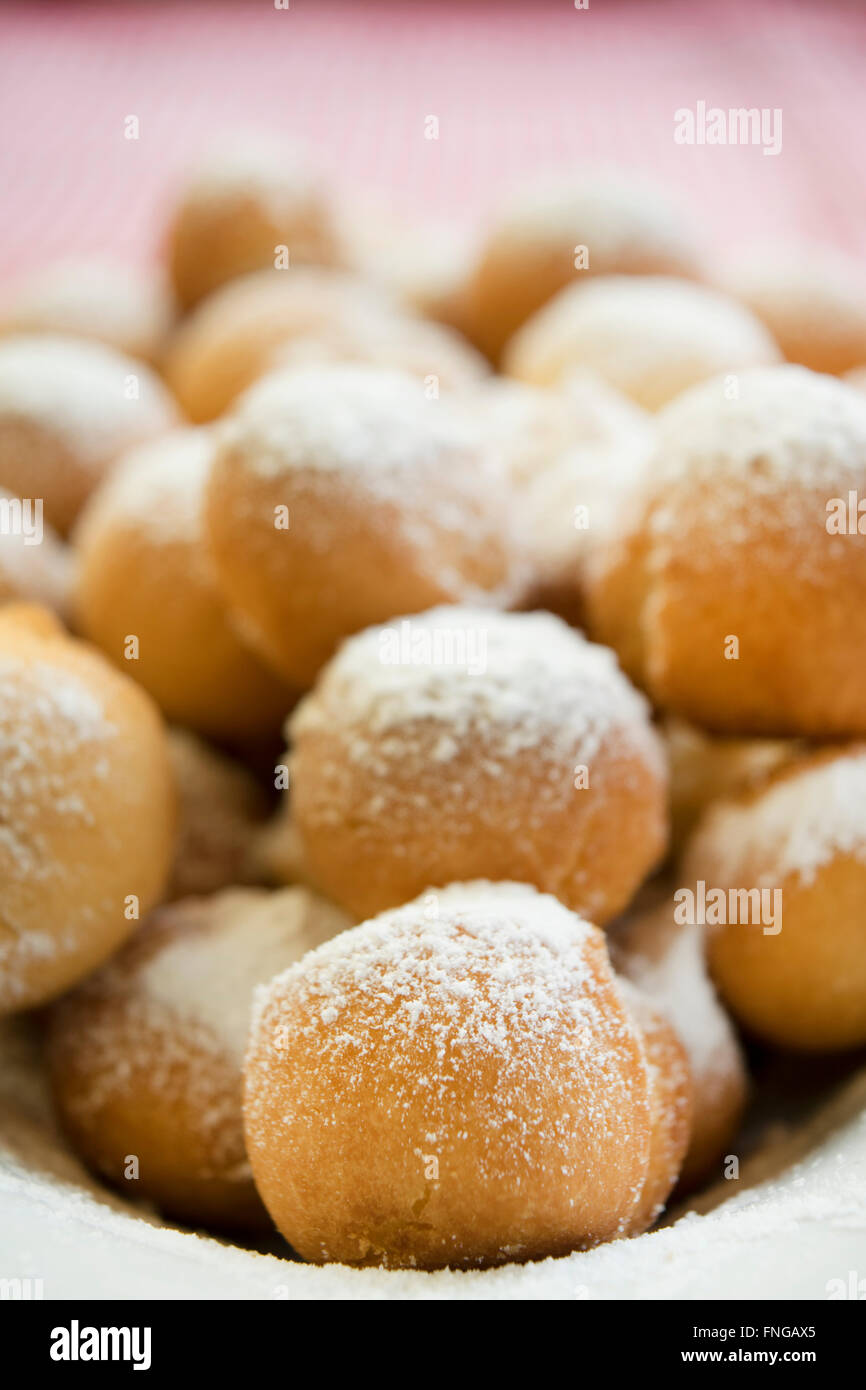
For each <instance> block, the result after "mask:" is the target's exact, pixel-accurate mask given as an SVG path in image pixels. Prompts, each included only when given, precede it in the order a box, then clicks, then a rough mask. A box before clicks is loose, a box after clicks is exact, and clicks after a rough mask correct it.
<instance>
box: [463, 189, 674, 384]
mask: <svg viewBox="0 0 866 1390" xmlns="http://www.w3.org/2000/svg"><path fill="white" fill-rule="evenodd" d="M579 248H584V251H585V252H587V253H588V264H586V265H585V268H583V267H584V261H581V268H580V269H576V268H575V260H576V257H577V256H578V253H579ZM698 270H699V264H698V258H697V255H696V253H695V247H694V241H693V238H692V236H691V234H690V229H689V228H688V225H687V223H686V222H685V220H684V219H683V217H682V215H681V214H679V213H678V212H677V211H676V210H674V209H672V208H671V207H669V206H668V205H667V203H666V200H665V199H664V197H663V196H660V195H659V192H658V190H657V189H650V188H646V187H643V186H642V185H641V183H640V181H638V180H634V179H632V180H630V181H629V180H625V179H622V178H619V177H616V178H614V177H612V176H609V175H606V174H595V175H593V174H589V173H588V174H585V175H584V176H582V177H576V178H574V179H573V180H570V181H566V180H558V181H553V180H550V181H547V182H545V183H544V184H542V185H540V186H539V187H537V188H530V189H526V190H524V191H523V193H522V194H518V195H517V196H515V198H514V199H513V201H512V203H511V205H510V206H509V207H507V208H505V209H504V210H503V212H502V214H501V216H500V218H499V220H498V221H497V222H496V223H494V225H493V227H492V228H491V230H490V231H489V233H488V235H487V238H486V240H485V243H484V245H483V246H482V248H481V250H480V252H479V255H478V261H477V264H476V267H475V270H474V273H473V274H472V275H471V276H470V278H469V282H468V285H467V288H466V292H465V302H466V309H465V316H466V322H467V325H468V332H469V334H470V337H471V338H472V339H473V341H474V342H476V343H477V344H478V345H479V347H481V348H482V349H483V351H484V352H486V353H487V354H488V356H489V357H490V358H492V359H493V360H494V361H496V360H498V358H499V355H500V353H501V351H502V349H503V347H504V345H505V343H506V342H507V341H508V339H509V338H510V337H511V336H512V334H513V333H514V332H515V331H516V330H517V329H518V328H519V327H520V325H521V324H522V323H524V322H525V321H526V320H527V319H528V318H529V317H530V316H531V315H532V314H534V313H535V312H536V310H538V309H540V308H541V306H542V305H543V304H545V303H547V301H548V300H549V299H551V298H552V297H553V295H555V294H556V293H557V292H558V291H559V290H561V289H563V288H564V287H565V286H566V285H569V284H571V283H572V282H573V281H575V280H582V279H583V278H585V277H586V276H588V275H592V276H595V275H623V274H624V275H686V276H692V275H695V274H697V273H698Z"/></svg>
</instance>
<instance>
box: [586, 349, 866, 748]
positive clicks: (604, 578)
mask: <svg viewBox="0 0 866 1390" xmlns="http://www.w3.org/2000/svg"><path fill="white" fill-rule="evenodd" d="M658 425H659V438H658V446H657V449H656V452H655V454H654V456H653V457H652V459H651V460H650V462H649V465H648V467H647V469H646V471H645V474H644V477H643V481H642V483H641V485H640V487H639V488H638V489H636V494H635V497H634V500H633V504H632V507H631V510H630V514H629V515H628V516H627V517H624V518H623V523H622V526H621V528H620V532H619V534H618V535H617V536H616V537H612V538H611V543H610V544H609V545H608V546H606V547H604V548H600V549H597V550H596V551H595V552H593V554H592V556H591V557H590V562H589V573H588V583H587V604H588V610H589V627H590V630H591V632H592V634H593V636H594V637H596V638H597V639H598V640H599V641H601V642H605V643H607V644H609V645H610V646H612V647H614V648H615V649H616V651H617V652H618V653H619V657H620V660H621V661H622V663H623V666H624V668H625V669H626V671H628V672H629V674H630V675H632V677H633V678H634V679H635V680H636V681H637V683H638V684H639V685H642V686H643V687H644V688H645V689H646V690H647V691H648V692H649V694H650V695H651V697H652V698H653V700H654V701H655V702H656V703H657V704H658V705H660V706H662V707H663V708H665V709H667V710H669V711H672V712H674V713H676V714H679V715H681V716H683V717H684V718H686V719H691V720H692V721H693V722H694V723H696V724H699V725H702V726H703V727H705V728H707V729H709V730H715V731H716V732H718V733H730V734H740V735H742V734H755V735H759V736H764V735H768V736H771V737H786V736H788V735H790V736H798V735H803V736H812V737H816V738H823V739H827V738H833V737H839V736H844V735H846V734H848V735H850V734H857V733H859V732H861V731H866V704H864V701H863V687H864V682H866V657H864V652H866V534H859V533H858V532H857V531H856V530H854V531H852V530H851V529H850V528H849V525H848V521H847V516H848V510H849V500H850V499H849V494H850V493H851V492H852V491H854V492H859V493H860V495H863V494H864V493H866V400H864V398H863V397H862V396H861V395H860V394H859V393H858V392H856V391H854V390H852V389H851V387H849V386H845V385H844V384H843V383H841V382H839V381H837V380H836V379H835V378H833V377H827V376H819V375H817V374H816V373H814V372H809V371H807V370H806V369H805V368H803V367H794V366H781V367H775V368H771V369H766V370H756V371H753V372H747V373H743V374H742V375H741V376H739V377H738V378H736V385H735V390H734V391H733V393H731V392H730V391H729V390H728V384H727V383H726V382H725V381H724V380H721V379H716V380H714V381H710V382H706V383H704V384H703V385H701V386H697V387H695V388H694V389H693V390H691V391H689V392H687V393H686V394H685V395H683V396H682V397H681V398H680V399H679V400H677V401H675V402H673V403H672V404H671V405H670V406H669V407H668V409H667V410H666V411H664V412H663V414H662V415H660V416H659V420H658ZM840 508H842V509H844V511H845V519H844V521H843V523H842V530H843V531H844V532H846V533H844V534H843V533H837V532H838V531H839V528H840V523H839V520H838V513H839V510H840Z"/></svg>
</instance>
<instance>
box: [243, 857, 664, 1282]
mask: <svg viewBox="0 0 866 1390" xmlns="http://www.w3.org/2000/svg"><path fill="white" fill-rule="evenodd" d="M468 887H469V888H470V890H471V889H473V888H474V889H475V890H476V892H477V893H478V894H479V896H478V898H477V901H476V903H475V905H474V906H473V905H472V904H463V905H461V901H460V896H461V894H462V892H463V891H464V886H463V885H455V886H454V887H452V888H451V889H449V890H446V891H445V892H444V893H442V894H441V895H440V896H439V898H438V901H437V900H434V903H433V905H432V906H430V905H429V904H428V903H426V902H424V901H422V902H418V903H415V904H411V905H409V907H407V908H403V909H401V910H400V911H398V912H397V913H388V914H385V915H384V916H383V917H381V918H378V919H375V920H373V921H372V922H367V923H365V924H364V925H363V926H362V927H360V928H358V929H356V930H355V931H352V932H347V933H344V934H343V935H342V936H341V937H339V938H337V939H336V940H335V941H334V942H332V943H330V944H329V945H327V946H325V947H323V948H322V949H321V950H319V951H316V952H313V953H312V954H311V955H309V956H307V957H306V959H305V961H304V962H303V963H302V964H301V965H300V966H298V967H296V968H295V969H294V970H292V971H289V972H287V973H286V974H285V975H283V976H278V977H277V979H275V980H274V981H272V983H271V985H270V986H269V988H268V989H267V991H263V992H262V994H261V996H260V1000H259V1008H258V1015H257V1019H256V1022H255V1023H254V1026H253V1032H252V1035H251V1046H250V1051H249V1053H248V1057H247V1065H246V1080H245V1103H244V1112H245V1126H246V1135H247V1146H248V1151H249V1154H250V1161H251V1163H252V1166H253V1172H254V1174H255V1178H256V1183H257V1185H258V1188H259V1191H260V1193H261V1195H262V1197H263V1199H264V1201H265V1203H266V1205H267V1206H268V1209H269V1210H270V1212H271V1215H272V1216H273V1217H274V1220H275V1221H276V1223H277V1225H278V1226H279V1228H280V1230H281V1231H282V1232H283V1234H284V1235H285V1237H286V1239H287V1240H288V1241H289V1243H290V1244H291V1245H292V1246H293V1247H294V1248H295V1249H296V1250H297V1251H298V1252H299V1253H300V1254H301V1255H303V1256H304V1257H305V1258H306V1259H309V1260H312V1261H315V1262H317V1263H321V1262H324V1261H329V1260H339V1261H341V1262H344V1263H348V1264H353V1265H371V1264H376V1265H384V1266H386V1267H390V1268H396V1267H406V1266H408V1267H415V1268H425V1269H434V1268H440V1267H443V1266H449V1265H450V1266H454V1267H458V1268H468V1267H478V1266H486V1265H491V1264H500V1263H503V1262H505V1261H508V1260H515V1259H516V1260H526V1259H538V1258H543V1257H545V1256H548V1255H558V1254H560V1255H561V1254H565V1253H567V1252H568V1251H570V1250H574V1249H578V1248H582V1247H585V1246H588V1245H592V1244H595V1243H597V1242H598V1241H601V1240H604V1239H608V1238H610V1237H612V1236H615V1235H617V1234H622V1232H623V1231H624V1229H625V1227H626V1226H627V1223H628V1221H629V1219H630V1217H631V1214H632V1212H633V1211H634V1209H635V1207H636V1205H637V1203H638V1201H639V1199H640V1194H641V1190H642V1188H643V1184H644V1179H645V1176H646V1171H647V1164H648V1155H649V1122H650V1100H649V1079H648V1071H647V1063H646V1059H645V1053H644V1048H643V1044H642V1041H641V1038H640V1035H639V1033H638V1031H637V1029H636V1027H635V1025H634V1024H633V1023H632V1021H631V1018H630V1015H629V1014H628V1011H627V1010H626V1008H625V1006H624V1004H623V1001H622V998H621V996H620V991H619V988H618V986H617V984H616V982H615V979H614V977H613V974H612V972H611V969H610V964H609V961H608V958H607V951H606V949H605V945H604V940H603V937H602V935H601V933H600V932H599V931H598V930H597V929H596V928H594V927H590V926H589V924H588V923H582V922H580V921H579V919H576V918H575V917H574V916H573V915H572V914H569V913H567V912H566V911H565V909H563V908H562V907H561V905H560V904H558V903H555V902H553V900H551V899H544V898H539V895H537V894H535V893H533V892H532V890H531V889H529V888H527V887H525V886H523V885H510V886H509V885H497V884H486V885H468ZM515 893H516V895H517V896H516V898H515V896H514V895H515ZM503 894H504V895H505V898H506V901H505V902H504V903H503ZM509 897H510V898H511V901H509ZM539 904H542V906H541V907H539ZM539 912H541V914H542V919H543V926H541V927H540V928H538V927H536V926H534V925H533V920H532V918H533V915H534V914H535V915H537V914H538V913H539ZM506 961H507V966H506ZM452 981H453V986H452ZM576 1022H578V1023H579V1026H576Z"/></svg>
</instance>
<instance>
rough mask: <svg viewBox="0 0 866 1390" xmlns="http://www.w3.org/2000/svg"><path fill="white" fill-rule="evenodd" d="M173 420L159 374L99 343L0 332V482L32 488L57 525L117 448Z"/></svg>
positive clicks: (17, 489)
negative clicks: (2, 335)
mask: <svg viewBox="0 0 866 1390" xmlns="http://www.w3.org/2000/svg"><path fill="white" fill-rule="evenodd" d="M177 423H178V416H177V410H176V408H175V405H174V403H173V401H172V399H171V397H170V396H169V393H168V392H167V391H166V389H165V387H164V386H163V385H162V382H161V381H160V380H159V378H158V377H157V376H156V375H155V374H154V373H153V372H152V371H151V370H150V368H149V367H147V366H145V364H144V363H143V362H139V361H136V360H135V359H134V358H131V357H126V356H124V354H123V353H120V352H117V351H115V349H114V348H110V347H107V346H105V344H103V343H96V342H88V341H86V340H85V339H83V338H82V339H78V338H61V337H50V336H49V335H47V334H46V335H44V336H40V335H37V334H33V335H25V334H21V335H15V336H12V337H9V338H0V487H3V488H8V490H9V491H10V492H13V493H16V494H17V495H18V496H20V497H27V498H41V499H42V502H43V506H44V513H45V519H46V520H47V521H49V522H50V523H51V525H52V526H54V527H55V528H56V529H57V530H58V531H60V532H62V533H63V534H64V535H65V534H66V532H68V531H69V529H70V527H71V526H72V523H73V522H74V521H75V518H76V517H77V515H78V513H79V511H80V510H81V508H82V506H83V505H84V503H85V502H86V500H87V498H88V496H89V495H90V493H91V492H92V491H93V489H94V487H96V485H97V483H98V482H99V481H100V479H101V478H103V477H104V476H105V474H106V473H107V472H108V470H109V469H110V468H111V467H112V466H113V465H114V464H115V463H116V461H117V459H118V458H119V457H120V455H121V454H122V453H124V452H125V451H126V450H127V449H131V448H132V447H133V446H134V445H136V444H139V443H143V442H144V440H146V439H151V438H153V437H154V436H156V435H159V434H165V433H166V431H167V430H170V429H171V428H173V427H174V426H175V425H176V424H177Z"/></svg>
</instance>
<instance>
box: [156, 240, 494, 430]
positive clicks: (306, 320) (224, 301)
mask: <svg viewBox="0 0 866 1390" xmlns="http://www.w3.org/2000/svg"><path fill="white" fill-rule="evenodd" d="M339 361H358V362H369V363H370V364H371V365H373V366H383V367H395V368H402V369H403V370H407V371H410V372H411V373H412V374H413V375H414V376H417V377H418V378H419V379H420V380H421V381H422V382H424V383H428V386H429V384H430V383H429V382H428V379H429V378H435V387H436V390H437V391H438V390H440V389H450V388H452V387H457V386H462V385H463V384H464V383H467V382H472V381H475V380H478V379H479V378H480V377H482V376H483V375H484V373H485V372H486V370H487V367H486V364H485V363H484V361H483V359H482V358H481V357H480V355H479V354H478V353H477V352H475V350H474V349H473V348H471V347H470V346H469V344H468V343H466V342H464V340H463V339H462V338H460V337H459V335H458V334H456V333H453V332H451V331H450V330H449V329H447V328H445V327H443V326H442V325H441V324H434V323H428V322H426V321H425V320H424V319H420V318H414V317H411V316H410V315H409V314H408V313H407V312H405V311H404V310H402V309H401V308H400V306H399V304H398V303H397V301H396V300H394V299H392V298H391V297H390V296H389V295H388V294H387V293H386V292H385V290H384V289H382V288H381V287H378V286H375V285H371V284H366V283H365V282H363V281H361V280H358V279H356V278H355V277H354V276H351V275H346V274H344V273H342V272H339V271H333V270H331V271H328V270H321V269H315V268H313V267H308V268H306V269H303V268H302V269H300V270H297V271H292V272H291V274H285V273H283V272H280V271H262V272H260V273H259V274H258V275H248V276H245V277H244V278H243V279H242V280H238V281H236V282H233V283H232V284H230V285H226V286H225V288H224V289H222V290H220V291H219V292H218V293H217V294H214V295H212V296H210V298H208V299H207V300H206V301H205V302H204V303H203V304H202V305H201V306H200V307H199V308H198V309H197V310H196V312H195V313H194V314H192V315H190V317H189V318H188V319H187V320H186V321H185V322H184V323H183V324H182V325H181V327H180V329H179V330H178V332H177V333H176V335H175V337H174V339H173V341H172V343H171V345H170V347H169V351H168V355H167V358H166V362H165V373H166V378H167V380H168V381H169V383H170V385H171V387H172V389H173V390H174V392H175V394H176V395H177V398H178V400H179V401H180V402H181V405H182V406H183V408H184V410H185V411H186V412H187V414H188V415H189V416H190V418H191V419H192V420H196V421H206V420H212V419H214V418H215V417H216V416H217V415H222V414H223V413H224V412H225V411H226V410H228V409H229V407H230V406H231V405H232V403H233V402H234V401H235V400H236V398H237V397H238V396H239V395H240V394H241V392H242V391H244V390H246V388H247V387H249V386H251V385H252V384H253V383H254V382H256V381H258V379H259V378H260V377H262V376H265V375H266V374H267V373H268V372H270V371H272V370H274V369H275V368H277V367H280V366H292V365H297V366H306V365H315V364H316V363H327V362H339Z"/></svg>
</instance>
